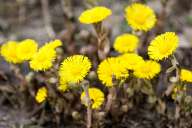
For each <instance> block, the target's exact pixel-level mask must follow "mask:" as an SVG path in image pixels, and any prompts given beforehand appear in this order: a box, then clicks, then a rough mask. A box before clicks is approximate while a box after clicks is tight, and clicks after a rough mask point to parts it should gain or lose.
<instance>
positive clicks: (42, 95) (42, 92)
mask: <svg viewBox="0 0 192 128" xmlns="http://www.w3.org/2000/svg"><path fill="white" fill-rule="evenodd" d="M46 98H47V89H46V88H45V87H41V88H39V89H38V91H37V94H36V96H35V99H36V101H37V102H38V103H42V102H43V101H45V100H46Z"/></svg>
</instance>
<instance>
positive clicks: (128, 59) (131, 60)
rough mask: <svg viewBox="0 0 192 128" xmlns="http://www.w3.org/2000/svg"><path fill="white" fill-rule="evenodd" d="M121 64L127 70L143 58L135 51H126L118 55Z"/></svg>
mask: <svg viewBox="0 0 192 128" xmlns="http://www.w3.org/2000/svg"><path fill="white" fill-rule="evenodd" d="M118 58H119V59H120V62H121V63H122V65H123V66H124V67H125V68H127V69H128V70H134V69H135V68H136V67H138V65H140V63H143V62H144V60H143V58H142V57H141V56H139V55H137V54H135V53H126V54H123V55H120V56H119V57H118Z"/></svg>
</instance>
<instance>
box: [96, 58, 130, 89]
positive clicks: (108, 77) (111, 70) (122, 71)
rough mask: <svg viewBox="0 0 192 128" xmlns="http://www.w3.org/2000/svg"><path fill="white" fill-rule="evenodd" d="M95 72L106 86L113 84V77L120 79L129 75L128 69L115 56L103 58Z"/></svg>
mask: <svg viewBox="0 0 192 128" xmlns="http://www.w3.org/2000/svg"><path fill="white" fill-rule="evenodd" d="M97 74H98V77H99V80H101V82H102V83H103V84H104V85H106V86H108V87H111V86H113V78H115V79H118V80H120V79H125V78H127V77H128V76H129V73H128V70H127V69H126V68H125V67H124V66H123V65H122V64H121V62H120V60H119V59H118V58H115V57H111V58H107V59H105V60H103V61H102V62H101V63H100V64H99V66H98V69H97Z"/></svg>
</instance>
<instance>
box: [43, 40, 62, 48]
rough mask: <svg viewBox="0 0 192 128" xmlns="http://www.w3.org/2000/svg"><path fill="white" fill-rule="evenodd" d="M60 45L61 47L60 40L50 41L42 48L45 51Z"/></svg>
mask: <svg viewBox="0 0 192 128" xmlns="http://www.w3.org/2000/svg"><path fill="white" fill-rule="evenodd" d="M61 45H62V42H61V40H58V39H56V40H53V41H50V42H48V43H45V44H44V46H43V47H42V48H45V49H47V48H49V49H55V48H57V47H59V46H61Z"/></svg>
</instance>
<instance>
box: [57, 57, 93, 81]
mask: <svg viewBox="0 0 192 128" xmlns="http://www.w3.org/2000/svg"><path fill="white" fill-rule="evenodd" d="M90 68H91V62H90V60H89V59H88V57H86V56H83V55H73V56H70V57H67V58H66V59H65V60H64V61H63V62H62V64H61V66H60V69H59V76H60V79H65V82H67V83H79V82H80V81H82V80H83V79H84V77H85V76H86V75H87V74H88V72H89V70H90Z"/></svg>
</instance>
